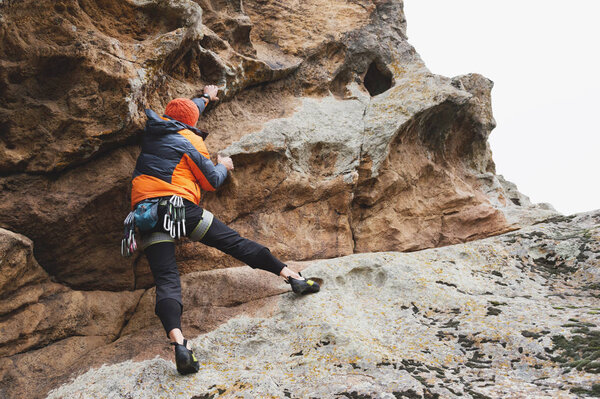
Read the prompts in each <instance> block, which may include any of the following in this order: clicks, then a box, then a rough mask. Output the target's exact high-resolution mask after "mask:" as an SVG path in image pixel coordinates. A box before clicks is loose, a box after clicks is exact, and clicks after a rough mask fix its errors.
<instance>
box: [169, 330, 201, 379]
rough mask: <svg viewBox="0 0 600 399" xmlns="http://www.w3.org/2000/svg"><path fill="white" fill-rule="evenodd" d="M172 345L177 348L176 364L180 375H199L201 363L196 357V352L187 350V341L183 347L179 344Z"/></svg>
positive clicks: (184, 341)
mask: <svg viewBox="0 0 600 399" xmlns="http://www.w3.org/2000/svg"><path fill="white" fill-rule="evenodd" d="M171 345H173V346H175V363H176V364H177V371H179V374H182V375H186V374H192V373H197V372H198V369H200V363H198V360H197V359H196V356H194V352H192V351H191V350H190V349H188V348H187V339H184V340H183V345H179V344H178V343H177V342H171Z"/></svg>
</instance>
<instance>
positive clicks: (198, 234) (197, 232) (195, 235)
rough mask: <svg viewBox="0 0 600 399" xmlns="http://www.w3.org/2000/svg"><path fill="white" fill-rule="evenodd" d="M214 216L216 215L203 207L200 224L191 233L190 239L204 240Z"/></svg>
mask: <svg viewBox="0 0 600 399" xmlns="http://www.w3.org/2000/svg"><path fill="white" fill-rule="evenodd" d="M213 218H214V215H213V214H212V213H210V212H209V211H207V210H206V209H203V210H202V219H200V222H199V223H198V225H197V226H196V228H195V229H194V231H192V234H190V240H192V241H200V240H202V239H203V238H204V236H205V235H206V232H207V231H208V229H209V228H210V225H211V224H212V222H213Z"/></svg>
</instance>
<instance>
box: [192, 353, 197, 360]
mask: <svg viewBox="0 0 600 399" xmlns="http://www.w3.org/2000/svg"><path fill="white" fill-rule="evenodd" d="M192 359H194V361H195V362H197V361H198V360H197V359H196V355H194V354H193V353H192Z"/></svg>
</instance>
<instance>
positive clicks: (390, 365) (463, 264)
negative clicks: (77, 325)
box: [49, 212, 600, 398]
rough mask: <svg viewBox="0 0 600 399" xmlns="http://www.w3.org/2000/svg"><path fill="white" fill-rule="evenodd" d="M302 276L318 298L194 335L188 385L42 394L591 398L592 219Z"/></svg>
mask: <svg viewBox="0 0 600 399" xmlns="http://www.w3.org/2000/svg"><path fill="white" fill-rule="evenodd" d="M234 270H235V269H233V270H232V271H231V273H232V275H233V273H234ZM212 273H217V272H212ZM305 274H306V275H311V276H317V277H320V278H322V279H323V289H322V291H321V292H320V293H318V294H315V295H311V296H308V297H296V296H294V295H293V294H292V293H284V294H282V295H278V296H276V297H274V298H275V299H276V302H275V303H274V307H273V308H272V309H274V310H272V311H271V312H270V316H269V317H264V316H259V317H256V316H247V315H243V316H239V317H236V318H233V319H230V320H229V321H228V322H227V323H226V324H223V325H221V326H220V327H219V328H217V329H216V330H214V331H211V332H210V333H208V334H203V335H201V336H199V337H198V338H196V339H194V340H193V347H194V349H195V352H196V354H197V356H198V357H199V358H200V361H201V370H200V372H199V373H198V374H197V375H192V376H188V377H186V378H182V377H180V376H178V375H177V373H176V371H175V366H174V365H173V363H172V359H171V358H170V357H167V359H164V358H155V359H148V360H144V361H137V362H133V361H127V362H122V363H119V364H113V365H106V366H103V367H100V368H98V369H94V370H90V371H89V372H87V373H85V374H83V375H81V376H80V377H78V378H77V379H76V380H75V381H73V382H72V383H69V384H66V385H64V386H62V387H60V388H58V389H56V390H54V391H53V392H51V393H50V395H49V397H50V398H59V397H72V396H73V395H77V392H81V390H82V389H85V392H86V395H88V396H89V397H98V396H101V397H104V396H111V397H117V398H118V397H161V396H164V395H169V394H170V392H175V393H180V394H181V395H184V396H187V397H207V396H211V395H217V394H219V395H223V396H252V397H255V396H264V395H270V396H275V397H286V396H287V397H321V398H334V397H341V396H353V397H365V398H371V397H373V398H375V397H378V398H379V397H401V396H414V397H434V396H438V395H439V396H440V397H447V398H458V397H481V396H483V395H484V396H487V397H510V396H520V397H521V396H531V397H558V396H566V397H569V396H571V395H572V394H573V393H575V392H582V393H586V392H593V390H594V389H597V381H598V378H597V375H598V371H599V370H598V368H597V362H594V360H593V359H594V357H595V356H596V355H597V352H596V351H597V348H595V347H594V345H597V340H598V333H599V331H600V330H599V329H600V316H599V313H598V310H599V308H598V301H597V298H598V295H600V290H599V287H600V286H599V285H598V284H599V283H600V213H598V212H595V213H588V214H580V215H577V216H573V217H555V218H551V219H548V220H546V221H544V222H542V223H538V224H536V225H534V226H531V227H528V228H524V229H521V230H519V231H517V232H513V233H509V234H505V235H502V236H498V237H494V238H488V239H485V240H480V241H475V242H470V243H466V244H459V245H453V246H448V247H445V248H437V249H428V250H423V251H419V252H414V253H397V252H388V253H378V254H358V255H352V256H348V257H343V258H340V259H329V260H320V261H318V262H314V263H313V265H312V266H310V267H309V268H307V269H306V270H305ZM215 275H216V274H215ZM199 276H200V275H199ZM196 281H200V280H196ZM188 289H189V288H188ZM214 301H215V302H219V300H218V299H216V298H215V299H214ZM222 303H228V300H227V299H226V300H225V301H224V302H222ZM137 333H138V332H136V334H137ZM332 376H335V378H333V379H332ZM594 384H596V385H594ZM128 395H129V396H128Z"/></svg>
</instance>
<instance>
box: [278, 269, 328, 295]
mask: <svg viewBox="0 0 600 399" xmlns="http://www.w3.org/2000/svg"><path fill="white" fill-rule="evenodd" d="M298 274H300V273H298ZM300 276H302V275H301V274H300ZM286 282H287V283H288V284H289V285H291V286H292V291H294V292H295V293H296V294H299V295H306V294H312V293H315V292H319V290H320V289H321V287H319V284H317V282H316V281H313V280H311V279H306V280H299V279H295V278H292V277H288V279H287V281H286Z"/></svg>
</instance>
